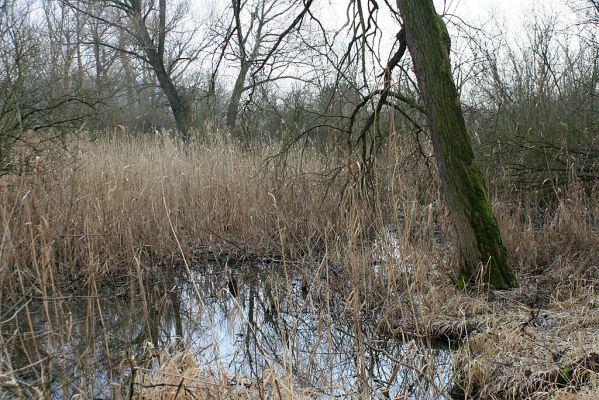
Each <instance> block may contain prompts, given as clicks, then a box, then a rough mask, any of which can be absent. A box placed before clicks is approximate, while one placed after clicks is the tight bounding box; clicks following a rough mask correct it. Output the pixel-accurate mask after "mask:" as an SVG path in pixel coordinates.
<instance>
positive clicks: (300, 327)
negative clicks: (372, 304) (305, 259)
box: [0, 264, 452, 399]
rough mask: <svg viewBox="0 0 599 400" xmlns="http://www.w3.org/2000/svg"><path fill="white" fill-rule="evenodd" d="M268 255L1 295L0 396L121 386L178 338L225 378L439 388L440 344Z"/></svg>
mask: <svg viewBox="0 0 599 400" xmlns="http://www.w3.org/2000/svg"><path fill="white" fill-rule="evenodd" d="M310 279H311V278H308V279H307V278H306V275H301V274H297V273H292V272H290V271H288V270H287V268H281V266H280V265H266V264H265V265H252V266H243V265H241V266H236V267H235V268H231V267H229V266H226V265H225V266H223V265H217V264H207V265H204V266H195V267H194V268H193V273H192V277H191V279H190V278H189V277H188V276H186V275H185V274H172V273H160V274H155V276H150V277H146V278H144V279H141V278H139V277H137V276H136V275H135V274H132V277H131V278H130V279H129V280H128V281H127V282H125V283H123V284H122V285H117V286H116V287H115V286H111V287H109V288H102V287H96V285H95V284H89V283H88V284H86V285H85V284H84V285H82V287H81V288H80V290H78V291H77V292H78V293H77V294H73V295H68V296H52V295H46V296H42V295H39V294H38V295H34V294H32V295H31V296H30V297H29V298H27V299H22V300H15V301H11V299H9V298H4V300H3V302H2V309H1V313H0V318H1V320H0V322H1V325H0V327H1V330H2V339H1V340H2V342H1V343H0V346H1V347H2V359H3V361H2V365H1V369H0V398H17V397H22V398H29V397H34V396H37V395H39V394H40V393H41V394H43V395H44V396H46V397H51V398H56V399H59V398H70V397H72V396H73V395H76V394H77V395H79V396H82V397H79V398H98V399H105V398H122V397H125V396H126V395H125V394H124V393H126V390H125V389H124V388H126V387H127V382H128V381H129V379H130V375H131V371H132V369H133V367H135V366H140V365H143V366H144V367H145V368H149V369H151V368H157V367H158V366H159V365H158V364H159V363H160V360H161V356H159V355H160V354H163V355H164V353H165V352H166V353H168V352H173V351H176V350H177V349H181V348H185V349H186V351H189V352H191V353H192V354H193V355H194V357H195V359H196V361H197V364H198V365H200V366H202V367H203V368H206V369H207V370H209V371H213V372H214V374H215V376H216V375H217V374H218V375H219V376H221V378H219V379H222V376H224V375H226V377H227V382H229V383H230V384H236V383H238V384H239V383H240V382H258V381H260V379H262V378H263V376H264V374H265V371H272V370H273V369H274V370H276V371H278V373H279V374H281V375H286V376H289V375H290V376H291V377H292V378H293V382H294V385H296V386H297V387H298V388H311V389H312V393H315V394H316V396H317V397H319V398H363V397H364V396H368V397H369V398H381V399H383V398H394V397H398V396H400V395H401V396H405V397H402V398H414V399H437V398H445V397H446V396H447V392H448V386H449V383H450V380H451V374H452V365H451V353H450V351H449V350H447V349H439V348H431V347H427V346H422V345H419V344H417V343H416V342H414V341H409V340H400V339H398V338H389V337H385V336H382V335H379V334H377V333H376V330H375V329H374V328H373V327H372V326H370V325H371V324H369V323H368V322H365V321H366V320H368V318H359V319H360V321H359V322H357V318H353V317H352V316H351V313H348V312H347V304H346V303H345V300H344V299H343V297H342V296H338V295H337V293H336V292H335V291H334V290H330V289H329V290H325V289H324V286H321V285H320V284H319V283H318V282H317V281H316V280H310Z"/></svg>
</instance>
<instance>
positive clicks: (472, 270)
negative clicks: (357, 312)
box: [398, 0, 517, 289]
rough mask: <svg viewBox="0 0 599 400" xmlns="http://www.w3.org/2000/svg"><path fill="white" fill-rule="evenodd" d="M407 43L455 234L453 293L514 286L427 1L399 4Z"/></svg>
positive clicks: (441, 30) (443, 36)
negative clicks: (475, 285) (473, 285)
mask: <svg viewBox="0 0 599 400" xmlns="http://www.w3.org/2000/svg"><path fill="white" fill-rule="evenodd" d="M398 5H399V8H400V12H401V15H402V18H403V20H404V27H405V29H406V40H407V44H408V48H409V50H410V54H411V55H412V59H413V60H414V69H415V71H416V77H417V79H418V85H419V87H420V92H421V95H422V98H423V100H424V104H425V105H426V111H427V117H428V120H429V124H430V126H431V131H432V132H431V137H432V140H433V146H434V148H435V156H436V159H437V164H438V166H439V173H440V176H441V181H442V187H443V192H444V197H445V201H446V204H447V207H448V209H449V212H450V215H451V219H452V222H453V225H454V227H455V230H456V234H457V239H458V240H457V242H458V250H459V254H460V256H459V262H458V265H457V278H458V283H457V285H458V287H459V288H464V287H465V286H466V285H467V284H469V283H472V282H475V281H479V282H483V283H488V284H490V285H492V286H494V287H495V288H498V289H507V288H512V287H515V286H517V281H516V277H515V276H514V274H513V272H512V269H511V267H510V265H509V262H508V258H507V252H506V249H505V247H504V245H503V243H502V240H501V233H500V231H499V227H498V225H497V221H496V219H495V215H494V213H493V209H492V208H491V204H490V201H489V199H488V196H487V191H486V188H485V184H484V181H483V179H482V176H481V173H480V170H479V169H478V167H477V165H476V162H475V159H474V152H473V151H472V147H471V145H470V139H469V137H468V132H467V130H466V123H465V121H464V117H463V114H462V109H461V105H460V99H459V96H458V92H457V90H456V87H455V84H454V82H453V78H452V75H451V63H450V61H449V50H450V38H449V34H448V32H447V28H446V26H445V23H444V22H443V19H442V18H441V17H440V16H439V15H438V14H437V13H436V12H435V9H434V6H433V3H432V0H399V1H398Z"/></svg>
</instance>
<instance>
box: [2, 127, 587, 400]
mask: <svg viewBox="0 0 599 400" xmlns="http://www.w3.org/2000/svg"><path fill="white" fill-rule="evenodd" d="M402 148H403V147H402V146H401V145H400V144H398V145H397V148H393V149H390V150H389V152H388V154H389V155H388V158H387V159H384V157H383V158H382V159H381V160H380V161H377V166H376V168H377V170H375V171H374V172H375V173H374V174H373V176H375V177H376V178H375V179H374V180H373V181H371V182H370V183H369V184H368V189H365V188H364V186H363V185H362V184H361V180H360V179H358V177H357V175H356V170H355V168H352V166H353V164H352V162H351V160H350V163H349V164H348V162H347V159H346V156H344V155H343V154H331V153H330V152H326V151H319V150H318V149H310V148H303V149H301V150H298V151H291V152H288V153H286V154H284V155H282V154H279V153H278V150H279V148H278V147H277V146H274V145H265V146H262V147H260V148H259V149H253V150H252V149H249V150H248V149H244V150H241V149H239V148H238V147H237V146H235V145H232V144H230V143H226V142H222V143H220V142H219V143H213V144H211V145H210V146H194V145H192V146H190V147H189V148H186V149H184V150H183V149H181V148H180V147H179V146H178V145H176V144H174V143H172V142H171V141H170V140H169V139H168V138H167V137H158V138H145V139H142V138H128V137H125V138H123V137H121V138H117V137H104V138H102V139H100V140H95V141H93V143H92V141H91V140H90V139H89V138H79V139H76V140H75V139H74V140H73V141H72V143H69V149H70V151H68V152H64V151H61V152H54V151H51V150H50V151H48V152H47V153H45V154H44V155H43V157H44V163H43V164H42V167H41V168H36V170H32V171H25V172H26V173H23V174H20V175H9V176H3V177H0V224H1V227H2V232H1V233H0V235H1V236H2V239H1V243H0V399H4V398H6V399H13V398H17V399H29V398H52V399H61V398H72V399H94V398H98V399H108V398H110V399H138V398H139V399H175V398H177V399H248V398H250V399H296V398H297V399H302V398H306V399H308V398H310V399H312V398H323V399H332V398H356V399H358V398H360V399H366V398H369V399H370V398H372V399H389V398H394V399H403V398H413V399H449V398H457V399H460V398H461V399H464V398H474V399H489V398H501V399H521V398H538V399H547V398H554V399H564V398H566V399H592V398H593V399H594V398H596V397H597V396H598V394H599V335H598V334H597V333H598V332H599V203H598V201H597V198H598V195H599V193H598V192H599V188H597V187H592V186H589V185H583V184H581V183H579V182H575V181H572V182H570V183H568V184H567V185H564V186H561V187H551V186H550V189H549V191H550V194H549V195H548V194H547V191H546V190H545V189H544V188H538V189H536V190H523V189H522V188H518V189H517V188H516V186H515V185H514V184H513V183H512V182H511V181H510V179H509V177H508V176H507V175H506V174H505V175H504V174H502V173H495V174H494V175H495V179H494V180H492V181H490V182H489V186H490V187H491V188H492V190H491V193H493V205H494V209H495V211H496V214H497V218H498V221H499V223H500V226H501V230H502V234H503V237H504V242H505V245H506V247H507V249H508V253H509V256H510V260H511V262H512V265H513V267H514V270H515V271H516V274H517V276H518V279H519V282H520V287H519V288H518V289H514V290H511V291H495V290H492V289H490V288H488V287H485V286H484V285H475V287H472V288H468V289H467V290H465V291H458V290H456V288H455V280H454V273H453V262H454V260H455V254H454V246H453V242H454V238H453V236H452V235H453V233H452V229H451V224H450V221H449V219H448V217H447V214H446V210H445V209H444V207H443V204H442V201H441V198H440V195H439V191H438V183H437V182H436V176H435V174H434V172H430V171H429V170H428V169H427V168H426V167H419V166H417V165H416V164H415V163H414V160H412V159H410V157H411V156H410V155H409V154H410V153H409V152H406V153H405V154H403V153H402V151H401V150H400V149H402ZM265 160H268V162H266V161H265ZM414 165H416V166H414ZM358 172H360V171H358Z"/></svg>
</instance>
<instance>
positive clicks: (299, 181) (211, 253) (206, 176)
mask: <svg viewBox="0 0 599 400" xmlns="http://www.w3.org/2000/svg"><path fill="white" fill-rule="evenodd" d="M71 148H72V149H73V150H72V151H71V153H70V154H69V156H64V157H62V158H60V159H57V158H53V160H52V162H47V163H45V164H44V166H43V171H41V172H40V173H39V174H30V175H22V176H5V177H3V178H2V180H1V181H0V185H1V186H0V204H1V205H0V224H1V226H2V228H3V230H2V235H3V238H2V244H1V247H0V264H1V265H2V270H1V271H0V287H3V288H6V287H8V288H12V289H15V290H18V291H21V290H22V289H23V287H22V288H20V289H19V288H17V287H15V285H18V283H17V282H19V281H20V280H21V281H23V282H26V281H27V282H31V281H36V280H41V281H43V282H45V281H46V280H48V281H50V282H52V283H53V284H59V283H61V282H73V281H81V280H86V279H87V278H89V277H102V279H106V278H108V279H109V278H117V277H118V276H119V275H120V274H123V273H127V271H129V270H130V269H131V267H132V265H134V264H135V262H136V261H135V260H139V259H142V260H143V261H144V263H149V262H155V263H161V264H163V267H164V268H172V267H173V265H174V264H177V263H176V262H174V261H176V260H177V259H179V258H180V250H179V248H178V244H177V240H178V241H179V243H180V244H181V246H182V249H183V251H184V253H185V254H186V255H188V256H190V257H192V256H197V257H216V258H220V257H223V258H225V257H228V258H233V259H235V258H242V257H245V258H252V257H253V258H259V257H264V258H273V259H279V258H282V257H285V256H286V257H295V258H297V257H300V256H301V255H302V254H304V253H306V252H315V251H318V249H321V248H322V242H323V235H324V234H325V233H326V232H330V235H335V233H333V232H334V231H335V230H336V229H337V226H338V225H339V221H340V218H341V217H342V215H343V212H342V211H341V208H340V203H341V196H340V189H339V186H340V184H339V183H338V182H334V181H333V182H328V181H326V179H324V180H325V182H322V183H317V182H316V181H315V180H313V179H310V177H309V175H308V174H309V173H320V172H321V171H324V170H325V169H327V168H329V164H330V160H329V159H327V158H326V157H325V156H323V155H321V154H318V153H316V152H303V153H302V155H301V156H302V157H301V159H300V158H299V154H292V155H288V156H287V157H286V159H285V164H286V166H285V167H284V170H276V169H275V167H274V164H267V163H265V159H266V158H267V157H269V156H274V155H276V152H277V149H276V148H275V147H270V148H264V149H260V150H257V151H254V152H246V151H242V150H241V149H240V148H239V147H237V146H235V145H228V144H224V143H218V144H214V145H213V146H211V147H210V148H207V147H201V146H192V147H190V148H186V149H182V148H181V147H180V146H178V145H177V144H176V143H174V142H173V141H172V140H170V139H168V138H167V137H163V138H132V137H116V136H113V137H104V138H102V139H100V140H96V141H90V140H86V139H85V138H81V139H78V140H75V141H73V142H72V143H71ZM325 178H326V177H325ZM15 274H18V275H19V279H15Z"/></svg>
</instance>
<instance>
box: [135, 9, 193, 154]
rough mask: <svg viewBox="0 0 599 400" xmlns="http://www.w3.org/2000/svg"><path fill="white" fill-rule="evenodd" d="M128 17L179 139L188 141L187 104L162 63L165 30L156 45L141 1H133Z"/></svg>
mask: <svg viewBox="0 0 599 400" xmlns="http://www.w3.org/2000/svg"><path fill="white" fill-rule="evenodd" d="M165 4H166V3H164V1H162V0H161V1H160V12H161V13H165V12H166V6H165ZM130 17H131V20H132V21H133V24H134V26H135V31H136V35H137V40H138V41H139V43H140V45H141V46H142V47H143V50H144V53H145V55H146V59H147V61H148V63H149V64H150V66H151V67H152V70H153V71H154V73H155V74H156V79H158V83H159V84H160V88H161V89H162V91H163V92H164V94H165V96H166V98H167V100H168V103H169V106H170V107H171V110H172V112H173V116H174V117H175V125H176V127H177V131H178V132H179V135H180V137H181V140H182V141H183V142H184V143H187V142H188V141H189V120H190V110H189V104H188V103H187V102H186V101H185V100H184V99H183V98H182V97H181V95H180V93H179V91H178V90H177V87H176V86H175V83H174V82H173V80H172V78H171V76H170V74H169V72H168V71H167V69H166V67H165V65H164V35H165V33H166V32H160V33H159V40H158V41H159V43H158V46H156V45H155V44H154V41H153V40H152V38H151V37H150V33H149V32H148V28H147V26H146V23H145V21H144V18H143V16H142V10H141V3H139V2H135V3H134V7H133V12H132V13H131V15H130ZM164 18H165V16H164V15H160V16H159V19H160V21H161V22H160V24H161V29H165V28H164V27H163V26H162V24H163V20H164Z"/></svg>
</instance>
